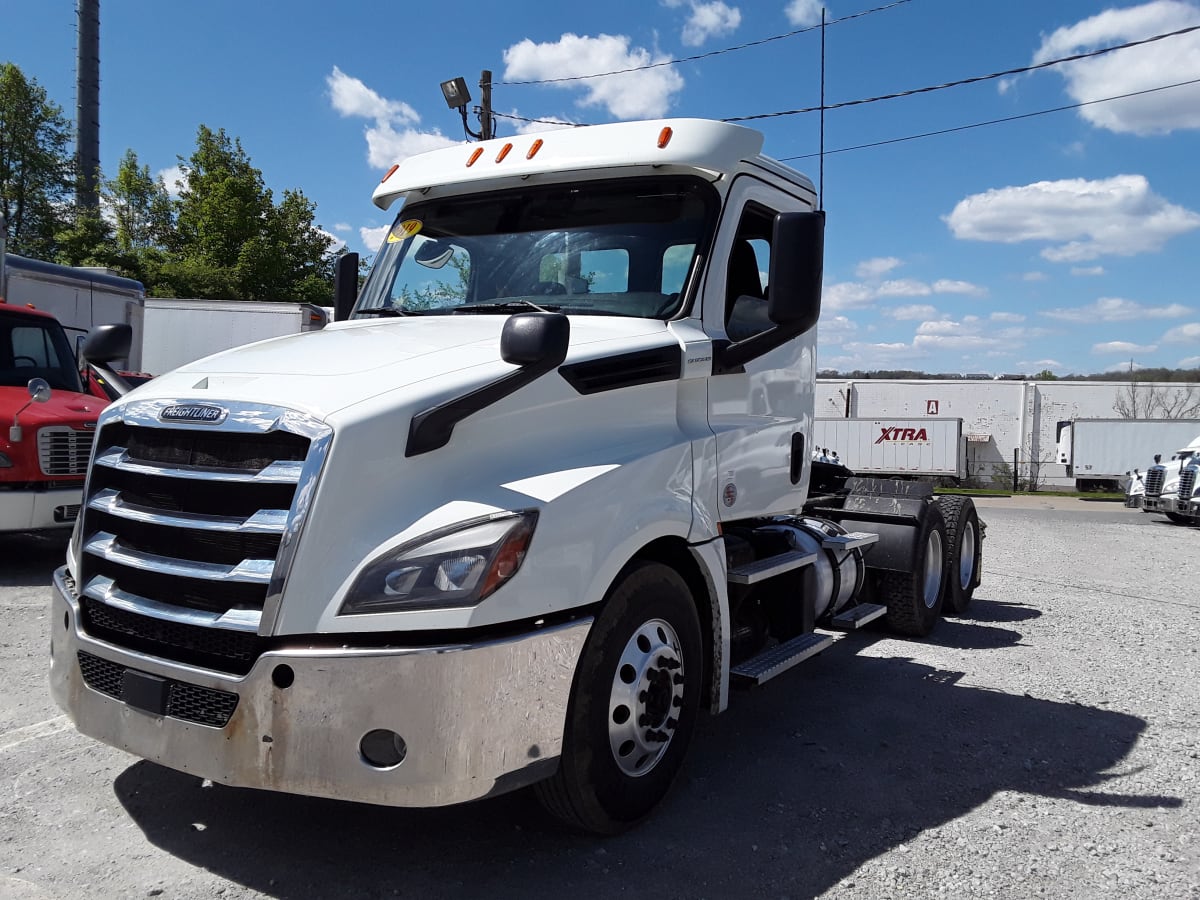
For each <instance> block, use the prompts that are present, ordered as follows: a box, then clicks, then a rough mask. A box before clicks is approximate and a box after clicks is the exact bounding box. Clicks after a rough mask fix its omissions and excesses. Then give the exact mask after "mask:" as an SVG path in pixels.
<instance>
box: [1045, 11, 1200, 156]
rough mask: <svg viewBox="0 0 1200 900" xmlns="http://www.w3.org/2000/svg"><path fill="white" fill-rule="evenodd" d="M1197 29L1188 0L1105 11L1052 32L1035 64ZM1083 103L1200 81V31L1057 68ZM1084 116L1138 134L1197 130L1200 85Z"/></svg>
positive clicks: (1101, 106) (1095, 108) (1104, 106)
mask: <svg viewBox="0 0 1200 900" xmlns="http://www.w3.org/2000/svg"><path fill="white" fill-rule="evenodd" d="M1196 24H1200V7H1198V6H1197V5H1196V4H1195V3H1191V2H1184V0H1155V2H1151V3H1143V4H1141V5H1139V6H1130V7H1127V8H1125V9H1108V10H1105V11H1104V12H1102V13H1099V14H1098V15H1095V16H1091V17H1090V18H1087V19H1084V20H1082V21H1080V22H1077V23H1076V24H1074V25H1069V26H1066V27H1064V28H1059V29H1058V30H1056V31H1054V32H1052V33H1051V34H1050V35H1049V36H1047V37H1045V38H1044V39H1043V40H1042V45H1041V47H1039V48H1038V50H1037V52H1036V53H1035V54H1034V57H1033V62H1034V63H1035V64H1036V63H1041V62H1045V61H1047V60H1051V59H1057V58H1059V57H1063V56H1070V55H1073V54H1076V53H1081V52H1086V51H1089V50H1094V49H1099V48H1102V47H1106V46H1112V45H1114V44H1123V43H1127V42H1129V41H1135V40H1141V39H1143V38H1148V37H1151V36H1153V35H1156V34H1164V33H1166V32H1170V31H1177V30H1179V29H1180V28H1184V27H1187V26H1189V25H1196ZM1053 71H1055V72H1057V73H1058V74H1059V75H1060V76H1062V78H1063V79H1064V80H1065V81H1066V90H1067V94H1068V95H1069V96H1070V97H1071V99H1073V100H1074V101H1076V102H1078V103H1084V102H1087V101H1089V100H1098V99H1101V98H1105V97H1116V96H1119V95H1121V94H1128V93H1133V92H1135V91H1143V90H1146V89H1148V88H1157V87H1162V86H1163V85H1167V84H1176V83H1178V82H1183V81H1189V80H1191V79H1195V78H1200V33H1198V32H1192V33H1190V34H1185V35H1180V36H1178V37H1173V38H1167V39H1164V40H1161V41H1155V42H1154V43H1151V44H1146V45H1143V46H1141V47H1131V48H1130V49H1128V50H1119V51H1117V52H1115V53H1105V54H1101V55H1099V56H1095V57H1091V58H1089V59H1083V60H1078V61H1076V62H1071V63H1064V64H1063V65H1060V66H1056V67H1054V69H1053ZM1079 115H1080V116H1081V117H1082V118H1083V119H1084V120H1085V121H1087V122H1090V123H1091V124H1092V125H1095V126H1096V127H1098V128H1105V129H1108V130H1109V131H1115V132H1125V133H1132V134H1138V135H1148V134H1166V133H1168V132H1171V131H1173V130H1175V129H1178V128H1200V85H1194V84H1193V85H1187V86H1184V87H1178V88H1172V89H1171V90H1167V91H1158V92H1155V93H1152V94H1143V95H1142V96H1139V97H1129V98H1127V99H1124V100H1114V101H1111V102H1108V103H1093V104H1091V105H1089V106H1084V107H1081V108H1080V110H1079Z"/></svg>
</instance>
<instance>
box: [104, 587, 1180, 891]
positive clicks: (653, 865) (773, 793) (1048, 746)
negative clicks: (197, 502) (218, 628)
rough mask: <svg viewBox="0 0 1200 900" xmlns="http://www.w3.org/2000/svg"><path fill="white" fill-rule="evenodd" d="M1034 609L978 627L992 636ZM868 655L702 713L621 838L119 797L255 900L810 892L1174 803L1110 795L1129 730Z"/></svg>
mask: <svg viewBox="0 0 1200 900" xmlns="http://www.w3.org/2000/svg"><path fill="white" fill-rule="evenodd" d="M985 610H986V612H985ZM1028 612H1029V611H1028V610H1024V609H1023V608H1020V607H1015V606H1008V605H1002V604H981V606H980V609H979V610H977V611H976V613H977V614H979V615H981V616H983V618H984V619H985V620H986V619H987V618H988V617H991V618H992V619H993V620H994V621H1001V622H1011V621H1018V620H1020V619H1021V618H1022V617H1027V615H1026V614H1027V613H1028ZM945 626H947V627H943V628H940V629H939V631H938V634H939V644H940V643H951V644H955V645H956V646H970V647H988V646H1010V645H1011V644H1012V643H1013V640H1012V638H1011V637H1007V636H1001V635H996V634H990V633H991V632H1004V634H1005V635H1010V636H1011V635H1015V636H1016V639H1017V640H1019V638H1020V635H1019V634H1017V633H1016V632H1009V631H1007V630H1005V629H998V628H995V627H993V626H991V625H990V624H983V625H979V624H973V622H972V620H970V619H963V620H955V621H951V622H948V623H945ZM973 628H982V629H984V630H985V634H990V637H981V636H980V635H979V634H974V635H972V634H971V633H970V630H971V629H973ZM956 631H957V632H958V634H959V636H960V637H962V638H964V640H963V642H962V643H961V644H958V643H957V642H956V641H954V640H952V639H951V637H952V635H954V634H955V633H956ZM947 632H948V633H947ZM870 642H871V638H870V636H852V638H851V639H849V640H846V641H843V642H840V643H839V644H837V645H836V646H834V647H832V648H831V649H830V650H828V651H826V653H824V654H822V655H821V656H820V657H817V658H816V659H814V660H812V661H810V662H807V663H805V664H804V665H803V666H801V667H799V668H798V669H795V670H793V671H792V672H790V673H788V674H787V675H785V676H783V677H781V678H779V679H778V680H776V681H773V682H771V683H770V684H768V685H766V686H764V687H762V688H760V689H758V690H756V691H752V692H748V693H738V694H735V695H734V696H733V697H732V698H731V703H730V709H729V711H728V712H727V713H725V714H723V715H722V716H720V717H718V718H709V717H703V718H702V720H701V722H700V726H699V728H698V729H697V734H696V739H695V742H694V744H693V746H692V749H691V752H690V754H689V759H688V763H687V765H686V767H685V770H684V773H683V775H682V776H681V778H680V781H679V784H678V785H677V786H676V789H675V791H674V792H673V794H672V795H671V797H670V798H668V801H667V802H666V803H665V804H664V806H663V808H662V809H661V810H659V812H658V813H657V814H656V815H655V816H654V817H653V818H652V819H651V820H650V821H648V822H646V823H644V824H643V825H642V826H641V827H640V828H638V829H635V830H634V831H632V832H630V833H628V834H625V835H622V836H619V837H616V838H610V839H605V840H598V839H593V838H589V837H586V836H580V835H576V834H571V833H568V832H565V831H563V830H562V829H561V828H559V827H558V826H557V825H556V824H555V823H554V822H553V821H552V820H550V819H548V818H547V817H545V816H544V815H543V814H542V813H541V811H540V809H539V808H538V807H537V804H536V802H535V801H534V799H533V798H532V797H531V796H530V794H529V793H528V792H523V793H519V794H515V795H509V796H505V797H500V798H497V799H494V800H490V801H483V802H478V803H474V804H470V805H466V806H460V807H452V808H446V809H433V810H403V809H389V808H384V807H375V806H367V805H359V804H351V803H341V802H337V801H330V800H319V799H311V798H304V797H294V796H287V795H282V794H273V793H268V792H258V791H251V790H244V789H235V788H227V787H223V786H220V785H217V786H208V787H205V786H204V785H203V784H202V782H201V781H200V780H199V779H197V778H194V777H191V776H187V775H182V774H179V773H176V772H173V771H171V770H168V769H164V768H161V767H159V766H157V765H154V764H152V763H148V762H139V763H136V764H135V765H133V766H131V767H130V768H129V769H127V770H125V771H124V772H123V773H122V774H121V775H120V776H118V778H117V779H116V782H115V786H114V789H115V792H116V796H117V798H118V799H119V801H120V802H121V804H122V805H123V806H124V807H125V809H126V811H127V812H128V814H129V815H130V817H131V818H132V819H133V821H134V822H135V823H136V824H137V825H138V826H139V827H140V828H141V829H142V830H143V832H144V833H145V835H146V837H147V838H148V839H149V840H150V841H151V842H152V843H153V844H155V845H156V846H158V847H160V848H162V849H163V850H165V851H167V852H169V853H171V854H172V855H174V856H176V857H178V858H180V859H182V860H185V861H187V862H189V863H191V864H193V865H195V866H199V867H202V868H204V869H207V870H209V871H212V872H214V873H215V874H217V875H220V876H221V877H223V878H227V879H229V880H232V881H234V882H236V883H238V884H241V885H244V886H246V887H248V888H252V889H253V890H256V891H260V892H262V893H264V894H267V895H271V896H275V897H280V898H305V900H307V898H312V897H322V898H324V897H354V898H365V897H390V896H419V897H422V898H430V897H455V896H489V897H530V896H538V895H553V896H562V895H569V894H571V893H582V892H586V893H587V895H588V896H590V897H608V896H639V897H643V896H644V897H681V896H689V897H691V896H709V897H721V896H724V897H748V896H760V895H768V894H769V893H771V892H774V894H775V895H777V896H778V895H784V894H787V895H792V896H813V895H816V894H820V893H822V892H823V891H826V890H829V889H830V888H831V887H834V886H836V885H837V884H838V883H839V882H840V881H841V880H843V879H845V878H846V877H847V876H849V875H850V874H851V873H853V872H854V871H855V870H856V869H858V868H859V867H860V866H861V865H863V864H864V863H866V862H868V861H870V860H871V859H873V858H875V857H877V856H879V855H880V854H882V853H885V852H887V851H888V850H891V849H893V848H895V847H897V846H899V845H900V844H903V843H905V842H907V841H910V840H912V839H913V838H914V837H915V836H916V835H918V834H920V833H921V832H924V831H927V830H929V829H934V828H938V827H939V826H942V825H944V824H946V823H948V822H951V821H952V820H954V819H956V818H959V817H961V816H963V815H965V814H966V813H968V812H970V811H971V810H973V809H975V808H976V807H978V806H980V805H982V804H984V803H985V802H987V801H988V799H989V798H990V797H992V796H993V795H994V794H995V793H996V792H998V791H1010V792H1018V793H1020V794H1025V795H1031V796H1034V797H1053V798H1060V799H1069V800H1074V801H1075V802H1078V803H1080V804H1087V805H1103V806H1117V807H1166V808H1175V807H1178V806H1179V805H1180V804H1181V801H1180V800H1179V799H1177V798H1174V797H1167V796H1122V795H1119V794H1115V793H1107V792H1106V791H1105V790H1104V788H1105V785H1106V784H1107V782H1109V781H1110V780H1112V779H1113V778H1116V777H1119V775H1114V774H1111V772H1110V770H1112V769H1113V768H1114V767H1115V766H1118V765H1119V764H1120V763H1121V761H1122V759H1124V757H1125V756H1126V754H1127V753H1128V752H1129V750H1130V749H1131V748H1132V746H1133V744H1134V743H1135V741H1136V740H1137V739H1138V736H1139V735H1140V734H1141V733H1142V731H1143V730H1144V728H1145V725H1146V723H1145V722H1144V721H1143V720H1142V719H1139V718H1136V717H1134V716H1130V715H1126V714H1122V713H1116V712H1112V711H1109V710H1104V709H1095V708H1090V707H1086V706H1080V705H1076V704H1071V703H1061V702H1053V701H1049V700H1040V699H1036V698H1032V697H1029V696H1013V695H1009V694H1004V693H1000V692H997V691H994V690H988V689H984V688H980V687H972V686H967V685H964V684H962V683H961V681H960V679H961V677H962V673H959V672H949V671H939V670H936V669H934V668H931V667H930V666H928V665H923V664H918V663H915V662H913V661H912V660H909V659H904V658H879V657H865V656H860V657H857V658H854V659H850V658H849V657H852V656H854V654H855V651H856V650H857V649H861V648H862V647H863V646H864V645H866V644H869V643H870ZM168 892H169V890H168Z"/></svg>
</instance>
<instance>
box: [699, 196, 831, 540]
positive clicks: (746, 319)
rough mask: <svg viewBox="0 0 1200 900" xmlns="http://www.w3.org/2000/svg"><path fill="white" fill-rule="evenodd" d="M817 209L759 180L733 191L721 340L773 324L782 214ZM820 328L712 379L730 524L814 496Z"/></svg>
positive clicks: (714, 332) (716, 319)
mask: <svg viewBox="0 0 1200 900" xmlns="http://www.w3.org/2000/svg"><path fill="white" fill-rule="evenodd" d="M811 208H812V206H811V204H810V203H809V202H806V201H805V200H804V199H802V198H800V197H797V196H793V195H791V194H789V193H786V192H784V191H783V190H780V189H778V188H776V187H773V186H772V185H769V184H767V183H765V182H763V181H760V180H758V179H756V178H753V177H750V176H744V175H743V176H739V177H738V178H737V179H736V180H735V181H734V184H733V186H732V187H731V190H730V195H729V199H728V201H727V204H726V209H725V213H724V215H723V216H722V221H721V225H720V228H719V229H718V233H717V238H716V244H715V247H714V252H713V255H712V258H713V259H714V260H724V263H723V264H721V265H715V266H714V267H713V268H712V269H711V270H710V271H709V273H708V275H707V277H706V279H705V285H704V291H703V303H704V313H703V315H704V328H705V331H706V332H707V333H708V334H709V335H710V336H711V337H712V339H713V340H714V342H717V343H720V342H733V343H736V342H738V341H741V340H745V339H746V338H747V337H751V336H753V335H754V334H757V333H759V332H761V331H764V330H766V329H767V328H769V327H770V326H771V322H770V320H769V319H768V318H767V298H768V297H769V295H770V289H771V286H770V283H769V273H770V270H771V259H772V255H773V254H779V253H787V252H788V248H787V247H774V246H772V241H773V226H774V222H775V217H776V215H777V214H779V213H785V212H801V211H807V210H810V209H811ZM815 377H816V328H815V327H813V328H810V329H809V330H808V331H807V332H805V333H803V334H801V335H799V336H798V337H796V338H794V339H792V340H790V341H788V342H786V343H784V344H783V345H782V346H779V347H776V348H775V349H773V350H769V351H768V352H766V353H764V354H763V355H761V356H758V357H756V358H754V359H751V360H749V361H748V362H746V363H745V364H744V365H742V366H739V367H737V368H735V369H733V370H732V371H724V372H721V371H716V373H715V374H714V375H713V377H712V378H711V379H710V380H709V390H708V406H709V408H708V416H709V426H710V427H711V428H712V431H713V433H714V434H715V436H716V457H717V458H716V465H717V485H716V487H717V498H716V508H717V510H718V515H719V517H720V519H721V521H729V520H734V519H746V518H751V517H754V516H759V515H765V514H770V513H781V512H788V511H792V510H797V509H799V508H800V506H801V505H802V504H803V502H804V499H805V497H806V495H807V491H808V472H809V467H808V465H807V460H808V458H809V456H808V455H809V454H810V453H811V448H810V447H809V446H808V436H809V435H810V434H811V433H812V417H813V395H814V387H815V381H814V379H815Z"/></svg>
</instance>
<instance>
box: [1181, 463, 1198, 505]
mask: <svg viewBox="0 0 1200 900" xmlns="http://www.w3.org/2000/svg"><path fill="white" fill-rule="evenodd" d="M1195 487H1196V466H1188V467H1187V468H1185V469H1184V470H1183V471H1182V472H1180V473H1179V499H1180V500H1182V501H1184V502H1185V503H1186V502H1187V501H1188V500H1191V499H1192V490H1193V489H1194V488H1195Z"/></svg>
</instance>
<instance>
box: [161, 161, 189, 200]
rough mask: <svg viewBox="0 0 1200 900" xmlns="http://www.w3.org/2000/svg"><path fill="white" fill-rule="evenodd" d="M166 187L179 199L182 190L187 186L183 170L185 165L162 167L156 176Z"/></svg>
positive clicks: (173, 196)
mask: <svg viewBox="0 0 1200 900" xmlns="http://www.w3.org/2000/svg"><path fill="white" fill-rule="evenodd" d="M155 177H156V178H157V179H158V180H159V181H161V182H162V183H163V186H164V187H166V189H167V193H168V194H170V195H171V197H172V198H174V199H176V200H177V199H179V194H180V192H182V191H183V189H184V188H185V187H187V180H186V177H185V174H184V171H183V166H168V167H167V168H165V169H160V170H159V172H158V175H156V176H155Z"/></svg>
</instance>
